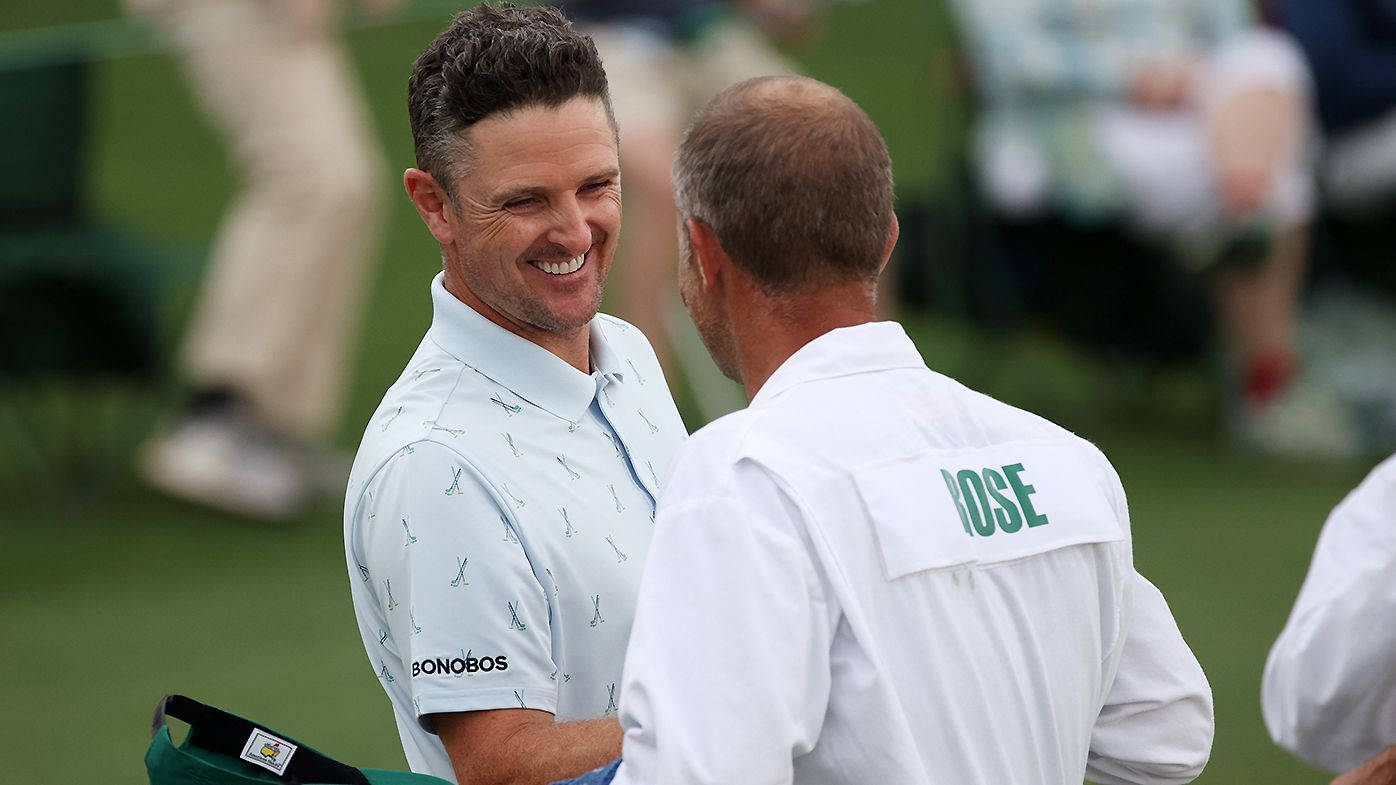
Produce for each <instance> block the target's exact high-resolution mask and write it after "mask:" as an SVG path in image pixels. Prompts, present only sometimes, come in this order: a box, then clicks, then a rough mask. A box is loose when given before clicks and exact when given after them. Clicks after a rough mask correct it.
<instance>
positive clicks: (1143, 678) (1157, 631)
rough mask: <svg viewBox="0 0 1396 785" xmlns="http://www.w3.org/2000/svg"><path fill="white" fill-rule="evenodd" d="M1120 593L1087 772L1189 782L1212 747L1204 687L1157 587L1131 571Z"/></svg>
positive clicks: (1119, 784)
mask: <svg viewBox="0 0 1396 785" xmlns="http://www.w3.org/2000/svg"><path fill="white" fill-rule="evenodd" d="M1125 592H1126V604H1125V612H1126V614H1127V617H1126V622H1125V625H1124V643H1123V647H1124V648H1123V649H1122V651H1121V654H1120V660H1119V667H1118V670H1117V671H1116V674H1115V678H1114V681H1113V683H1112V684H1111V685H1110V690H1109V692H1108V693H1107V695H1106V698H1105V701H1104V706H1103V708H1101V711H1100V715H1099V716H1098V717H1097V718H1096V723H1095V728H1094V729H1093V730H1092V732H1091V749H1090V754H1089V756H1088V758H1087V763H1086V778H1087V779H1088V780H1090V781H1092V782H1099V783H1104V785H1154V784H1158V785H1164V784H1165V783H1185V782H1191V781H1192V780H1193V779H1195V778H1196V777H1197V776H1198V775H1199V774H1201V773H1202V768H1203V767H1204V766H1205V765H1206V764H1207V758H1208V757H1209V756H1210V755H1211V751H1212V733H1213V719H1212V690H1211V687H1210V686H1208V684H1207V677H1206V675H1205V674H1204V673H1203V672H1202V666H1201V665H1199V664H1198V662H1197V658H1196V657H1194V656H1193V653H1192V651H1191V650H1190V649H1189V648H1188V645H1187V643H1186V642H1184V641H1183V636H1182V633H1180V632H1179V631H1178V625H1177V623H1176V622H1174V621H1173V614H1172V613H1171V612H1170V611H1169V610H1168V603H1167V602H1165V601H1164V599H1163V595H1162V594H1161V593H1160V592H1159V590H1158V589H1157V588H1155V587H1154V585H1153V584H1151V583H1149V581H1148V580H1146V579H1145V578H1144V577H1143V576H1142V575H1139V574H1138V573H1131V577H1130V580H1129V583H1127V584H1126V586H1125Z"/></svg>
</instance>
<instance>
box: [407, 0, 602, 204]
mask: <svg viewBox="0 0 1396 785" xmlns="http://www.w3.org/2000/svg"><path fill="white" fill-rule="evenodd" d="M579 96H580V97H591V98H597V99H599V100H600V101H601V102H602V103H603V104H604V105H605V106H606V114H607V116H608V117H611V123H612V125H613V126H614V124H615V119H614V117H613V115H612V110H611V98H610V93H609V91H608V89H607V86H606V71H605V69H604V68H603V67H602V65H601V57H600V55H598V54H597V53H596V45H595V44H593V43H592V40H591V38H590V37H589V36H586V35H582V34H581V33H578V32H576V31H574V30H573V29H572V23H571V22H569V21H568V20H567V17H565V16H563V15H562V12H561V11H558V10H557V9H556V8H550V7H546V6H535V7H529V8H519V7H517V6H515V5H513V4H510V3H500V4H498V5H491V4H489V3H481V4H480V5H477V6H475V7H474V8H471V9H469V10H467V11H462V12H460V13H459V14H456V16H455V18H454V19H452V20H451V24H450V26H449V27H447V28H446V29H445V30H443V31H442V32H441V34H440V35H438V36H437V37H436V39H435V40H433V41H432V42H431V44H429V45H428V46H427V48H426V50H425V51H424V52H422V54H421V56H420V57H418V58H417V63H416V65H415V66H414V67H413V69H412V76H411V77H410V78H409V79H408V80H407V111H408V114H409V115H410V118H411V122H412V144H413V148H414V149H415V151H416V155H417V168H419V169H422V170H424V171H426V172H428V173H430V174H431V175H432V177H434V178H436V181H437V183H439V184H440V185H441V186H442V187H444V188H445V189H446V190H447V192H448V193H450V191H451V184H452V182H453V178H454V177H458V176H460V174H462V173H461V172H458V171H455V169H454V168H453V167H452V163H454V161H453V157H459V156H461V155H466V156H468V155H469V148H468V147H467V146H466V139H465V131H466V130H467V129H468V128H470V126H472V125H474V124H475V123H477V122H479V121H480V120H483V119H484V118H486V117H489V116H490V115H493V114H497V113H499V112H508V111H511V110H514V109H520V108H523V107H527V106H533V105H541V106H546V107H550V108H556V107H558V106H561V105H562V104H564V103H567V102H568V101H570V100H571V99H573V98H577V97H579Z"/></svg>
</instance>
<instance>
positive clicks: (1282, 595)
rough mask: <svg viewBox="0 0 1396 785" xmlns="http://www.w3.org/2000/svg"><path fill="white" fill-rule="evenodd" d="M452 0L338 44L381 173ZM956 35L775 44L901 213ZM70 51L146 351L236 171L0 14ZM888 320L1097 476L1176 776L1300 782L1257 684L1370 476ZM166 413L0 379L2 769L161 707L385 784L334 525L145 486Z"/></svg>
mask: <svg viewBox="0 0 1396 785" xmlns="http://www.w3.org/2000/svg"><path fill="white" fill-rule="evenodd" d="M449 8H450V6H449V5H448V4H443V3H440V2H434V1H429V0H420V2H418V3H416V4H415V5H413V6H412V7H411V8H409V10H408V11H407V13H406V14H404V15H403V16H402V17H400V18H399V19H398V20H396V21H394V22H392V23H390V24H386V25H380V26H373V27H363V26H356V27H354V28H353V29H352V30H351V32H350V33H349V34H348V41H349V44H350V47H351V51H352V55H353V59H354V61H355V63H356V65H357V67H358V70H359V73H360V75H361V79H362V82H363V84H364V87H365V90H366V92H367V95H368V98H369V101H370V104H371V107H372V109H373V110H374V114H375V118H376V123H377V130H378V133H379V135H380V137H381V139H382V141H383V144H384V145H385V148H386V149H387V151H388V153H389V156H390V160H391V162H392V168H393V169H394V170H396V171H400V170H401V169H403V168H405V167H407V166H408V165H410V163H411V144H410V138H409V135H408V129H407V123H406V112H405V109H404V86H405V83H406V79H407V74H408V72H409V70H410V67H411V64H412V61H413V59H414V58H415V56H416V54H417V53H418V52H419V51H420V50H421V48H422V47H423V46H424V45H425V43H426V42H427V41H428V40H430V38H431V37H432V36H433V35H434V34H435V32H436V31H437V30H438V29H439V28H440V27H441V26H442V24H443V22H444V21H445V19H446V18H447V16H448V12H449ZM57 26H62V28H63V30H65V31H66V32H61V33H55V32H54V28H55V27H57ZM953 40H954V36H953V34H952V31H951V29H950V27H949V25H948V23H947V20H946V17H945V13H944V10H943V8H942V7H941V5H940V4H939V3H926V2H922V0H872V1H871V2H867V3H862V4H854V5H839V6H836V7H835V8H834V9H833V11H832V13H831V17H830V21H829V25H828V29H827V32H826V35H825V36H824V38H823V39H822V41H820V42H819V43H818V44H817V45H814V46H811V47H808V48H806V49H803V50H800V51H797V52H795V53H793V54H794V56H795V57H796V58H797V59H798V60H799V61H800V62H801V63H803V64H804V66H805V67H806V68H807V69H808V71H809V72H810V73H811V74H812V75H814V76H817V77H819V78H822V79H825V80H827V81H829V82H832V83H833V84H835V85H838V86H839V87H841V88H842V89H844V90H845V91H846V92H847V93H849V94H850V95H851V96H852V97H853V98H855V99H856V100H857V101H859V102H860V103H861V104H862V105H863V106H864V107H865V108H866V109H867V110H868V112H869V113H870V114H871V115H872V116H873V118H874V119H875V120H876V121H877V122H878V123H879V125H880V126H881V127H882V128H883V130H884V132H885V134H886V136H887V138H888V140H889V143H890V145H891V148H892V154H893V159H894V161H895V163H896V170H897V175H898V180H899V186H898V187H899V197H900V198H902V199H909V198H921V197H925V196H927V195H935V196H938V197H942V198H949V199H951V200H953V199H956V198H959V197H960V196H961V195H960V194H957V193H955V192H954V191H953V188H954V186H953V183H954V182H956V181H955V180H954V178H952V177H950V176H949V175H948V173H949V172H951V171H953V170H954V167H955V161H956V157H957V156H958V155H960V154H961V150H962V147H963V144H964V141H963V140H964V123H965V119H964V118H965V111H964V106H963V99H962V98H961V97H960V95H959V92H958V91H957V89H956V83H957V80H956V71H955V68H954V58H953V56H952V47H953ZM72 42H88V43H89V44H90V45H91V46H92V47H93V48H92V49H91V51H92V52H93V57H94V65H93V68H92V70H91V76H92V80H91V83H90V84H89V86H88V94H87V95H86V96H74V100H79V101H85V102H86V103H87V106H88V110H89V116H88V117H89V120H88V133H87V137H88V144H87V148H86V158H85V162H84V164H83V171H84V172H85V177H86V184H85V186H84V187H85V190H86V193H87V195H88V196H89V198H90V201H91V204H92V205H93V208H94V212H95V214H96V217H97V218H98V219H99V220H100V221H101V222H102V223H103V224H104V225H107V226H110V227H115V228H117V229H118V230H119V231H120V232H124V233H126V234H127V235H129V236H133V237H139V238H142V241H143V242H147V243H148V244H149V245H150V247H151V249H152V250H151V252H150V254H149V256H148V258H146V259H144V262H145V263H146V264H147V266H148V268H149V270H150V274H151V275H152V276H153V278H152V282H151V284H150V289H151V290H152V291H153V292H155V293H156V294H157V297H158V302H159V303H160V307H159V313H158V324H159V328H158V329H159V334H160V335H161V336H162V345H163V346H164V347H165V348H166V349H170V348H172V347H173V346H174V345H175V340H176V338H177V336H178V335H179V330H180V327H181V324H182V320H183V318H184V316H185V314H186V313H187V310H188V307H189V305H190V301H191V298H192V295H193V292H194V291H195V286H196V284H197V281H198V277H199V274H200V272H201V270H202V266H203V260H204V252H205V250H206V247H207V244H208V242H209V239H210V236H211V234H212V233H213V231H214V230H215V228H216V225H217V221H218V219H219V216H220V215H221V211H222V209H223V207H224V205H225V204H226V202H227V200H228V198H229V196H230V195H231V193H232V191H233V189H234V187H235V185H236V179H235V174H234V173H233V172H232V171H231V170H230V169H229V166H228V162H227V159H226V157H225V153H224V149H223V146H222V144H221V143H220V140H219V139H217V138H216V137H215V136H214V134H213V133H212V132H211V130H210V129H209V127H208V126H207V125H206V124H205V122H204V121H203V119H202V117H201V115H200V113H199V112H198V110H197V107H196V105H195V102H194V99H193V96H192V95H191V94H190V92H189V90H188V88H187V86H186V83H185V82H184V80H183V79H182V77H181V75H180V73H179V71H178V70H177V68H176V66H175V64H174V63H173V62H172V61H171V60H170V59H168V58H167V57H166V56H165V55H163V54H162V53H161V52H159V51H158V49H157V48H156V47H152V46H151V45H150V44H149V43H148V39H146V38H145V37H144V36H142V35H141V34H140V31H139V30H135V29H134V28H131V27H128V26H127V25H126V24H125V23H124V22H123V21H121V20H120V13H119V9H118V7H117V5H116V2H115V0H47V2H44V3H6V4H4V5H3V6H0V61H13V60H15V59H21V60H22V59H24V58H26V57H29V56H30V55H31V54H33V53H42V52H48V51H51V47H52V46H53V45H54V44H55V43H62V44H65V45H67V44H71V43H72ZM384 188H387V189H390V190H391V192H392V193H394V194H398V193H399V189H398V187H397V186H396V184H394V183H391V182H385V183H384ZM388 205H389V207H388V209H389V210H390V212H391V215H390V216H389V221H388V229H387V234H386V240H385V243H384V246H383V256H382V262H381V264H380V265H379V267H378V269H377V271H376V273H375V275H376V278H375V280H376V284H375V285H374V287H373V294H372V298H371V308H370V310H369V313H368V315H367V319H366V328H365V330H364V332H363V335H362V338H361V340H360V348H359V352H358V356H357V364H356V367H355V371H354V374H353V379H354V382H353V390H352V393H351V404H350V407H349V414H348V416H347V417H346V420H345V424H344V427H343V430H342V433H341V436H340V443H341V445H342V446H344V447H345V448H348V449H352V448H353V447H354V446H355V445H356V444H357V440H358V435H359V433H360V431H361V428H362V423H363V422H365V421H367V419H368V417H369V415H370V413H371V411H372V410H373V408H374V406H375V404H376V403H377V401H378V398H379V396H380V395H381V393H382V391H383V390H385V389H386V388H387V386H388V385H389V384H390V383H391V382H392V380H394V379H395V378H396V376H397V374H398V372H399V371H400V369H401V366H402V363H403V362H405V360H406V358H407V356H408V355H409V353H410V352H411V350H412V349H413V347H415V345H416V343H417V341H418V340H419V339H420V336H421V334H422V331H423V330H424V329H425V328H426V326H427V324H428V322H429V319H430V304H429V301H428V297H427V289H426V286H427V283H428V281H429V280H430V278H431V276H432V275H433V274H434V272H435V271H436V270H437V269H438V268H439V260H438V257H437V253H436V248H435V246H434V244H433V242H432V241H431V239H430V237H429V235H428V234H427V233H426V232H425V231H424V230H423V227H422V226H421V225H420V222H419V220H418V218H417V216H416V215H415V213H414V212H413V210H412V208H411V206H410V204H409V203H408V201H407V200H406V199H405V198H400V197H397V198H392V199H390V200H388ZM931 277H932V279H933V280H934V279H935V277H936V272H935V271H934V270H933V271H932V276H931ZM906 321H907V323H908V326H909V328H910V329H911V331H912V333H913V335H914V336H915V337H916V338H917V340H918V343H919V344H920V346H921V347H922V349H923V352H924V353H925V354H926V357H927V360H928V361H929V362H930V363H931V365H932V367H935V368H937V369H939V370H942V371H944V372H946V373H949V374H951V375H955V376H957V377H959V378H961V379H962V380H964V381H966V383H968V384H970V385H971V386H975V387H978V388H979V389H982V390H984V391H986V392H989V393H991V394H993V395H996V396H998V397H1001V398H1004V399H1006V400H1009V401H1010V402H1013V403H1016V404H1018V405H1021V406H1025V407H1027V408H1031V409H1034V410H1036V411H1038V412H1040V413H1043V414H1045V415H1047V416H1050V417H1052V418H1054V419H1056V420H1057V421H1058V422H1061V423H1062V424H1064V425H1066V426H1068V427H1070V428H1072V429H1073V430H1076V431H1077V432H1078V433H1081V434H1082V435H1084V436H1086V437H1088V438H1090V439H1092V440H1095V441H1096V442H1098V443H1099V444H1100V445H1101V446H1102V447H1103V448H1104V450H1105V452H1106V453H1107V455H1109V456H1110V457H1111V458H1112V460H1113V461H1114V462H1115V464H1116V466H1117V467H1118V469H1119V472H1120V475H1121V476H1122V478H1123V479H1124V483H1125V488H1126V490H1127V491H1128V493H1129V497H1130V506H1131V512H1132V517H1133V526H1134V538H1135V553H1136V561H1137V564H1138V566H1139V568H1140V570H1141V571H1142V572H1143V573H1145V574H1146V575H1147V576H1148V577H1150V578H1151V579H1152V580H1153V581H1154V582H1155V583H1157V584H1158V585H1159V586H1160V588H1161V589H1162V590H1163V592H1164V593H1165V595H1166V596H1167V597H1168V598H1169V600H1170V602H1171V604H1172V607H1173V610H1174V613H1175V614H1176V616H1177V619H1178V623H1179V625H1180V626H1181V628H1182V630H1183V633H1184V635H1185V636H1186V637H1187V640H1188V641H1189V643H1190V644H1191V645H1192V646H1193V648H1194V650H1195V651H1196V653H1197V655H1198V657H1199V658H1200V660H1201V661H1202V663H1203V666H1204V667H1205V669H1206V671H1207V674H1208V676H1209V677H1210V679H1211V682H1212V687H1213V690H1214V692H1215V696H1216V712H1217V739H1216V746H1215V749H1214V752H1213V755H1212V762H1211V764H1210V765H1209V767H1208V769H1207V772H1206V773H1205V774H1204V775H1203V777H1202V778H1201V779H1200V780H1199V782H1202V783H1235V782H1257V783H1259V782H1264V783H1271V784H1272V785H1284V784H1286V783H1320V782H1326V781H1327V779H1328V778H1327V777H1325V775H1323V774H1322V773H1321V772H1316V771H1314V770H1311V769H1309V768H1307V767H1306V766H1304V765H1303V764H1301V763H1299V762H1297V761H1296V760H1294V759H1293V758H1291V757H1290V756H1288V755H1287V754H1286V753H1284V752H1283V751H1281V750H1279V749H1277V748H1275V747H1274V746H1273V745H1272V744H1271V743H1270V742H1269V739H1268V737H1267V736H1266V733H1265V730H1264V727H1263V726H1262V724H1261V720H1260V710H1259V698H1258V692H1259V686H1258V684H1259V678H1260V672H1261V668H1262V665H1263V662H1264V658H1265V655H1266V652H1267V651H1268V649H1269V646H1270V643H1271V642H1272V641H1273V640H1274V637H1275V635H1276V634H1277V633H1278V632H1279V630H1280V628H1281V626H1282V625H1283V622H1284V619H1285V616H1286V615H1287V613H1288V609H1289V606H1290V603H1291V602H1292V601H1293V598H1294V595H1295V594H1296V592H1297V590H1298V587H1299V583H1300V581H1301V580H1302V578H1303V574H1304V570H1305V567H1306V565H1307V562H1308V558H1309V554H1310V552H1311V549H1312V547H1313V544H1314V541H1315V538H1316V536H1317V532H1318V529H1319V526H1320V525H1321V523H1322V521H1323V519H1324V517H1325V516H1326V514H1327V512H1328V511H1329V510H1330V509H1331V508H1332V506H1333V505H1334V504H1336V503H1337V502H1338V500H1339V499H1340V498H1341V497H1342V496H1343V495H1344V494H1345V493H1346V492H1347V491H1348V490H1349V489H1350V488H1352V487H1354V486H1355V485H1356V484H1357V482H1358V481H1359V480H1360V479H1361V478H1362V476H1363V475H1364V474H1365V472H1366V471H1367V470H1368V469H1369V468H1370V465H1371V464H1370V463H1369V462H1361V463H1353V464H1336V465H1335V464H1312V465H1311V464H1305V463H1297V462H1280V461H1275V460H1269V459H1263V458H1258V457H1253V456H1247V455H1244V454H1240V453H1237V452H1234V451H1232V450H1230V449H1229V448H1228V447H1227V446H1226V443H1225V440H1224V439H1222V438H1221V437H1219V436H1217V435H1215V434H1216V430H1217V428H1216V420H1217V415H1216V410H1217V408H1218V405H1217V401H1216V398H1215V394H1214V393H1213V392H1212V390H1213V388H1214V387H1215V383H1214V379H1213V378H1212V370H1211V369H1209V368H1205V367H1184V368H1180V369H1179V368H1175V369H1171V370H1159V369H1151V368H1148V367H1143V366H1140V367H1135V366H1133V365H1131V364H1129V363H1123V364H1122V363H1120V362H1118V361H1114V360H1110V361H1107V360H1102V359H1099V358H1097V357H1095V356H1093V355H1091V354H1089V353H1086V352H1082V351H1080V350H1078V349H1075V348H1073V347H1071V346H1069V345H1067V344H1066V343H1064V342H1063V341H1061V340H1060V339H1058V338H1056V337H1055V336H1054V335H1053V334H1051V333H1050V332H1047V331H1042V330H1028V331H1026V332H1022V333H1014V334H1011V335H1003V334H999V333H997V332H994V331H985V330H983V329H981V328H974V327H969V326H966V325H965V324H962V323H961V322H959V321H957V320H956V319H954V318H952V317H949V316H945V315H935V314H908V315H907V317H906ZM171 400H172V395H171V392H170V391H169V390H165V389H162V388H157V389H150V388H146V387H141V386H139V385H131V384H117V383H93V382H83V383H71V382H64V381H62V380H46V381H45V380H37V381H36V380H28V381H23V382H20V381H16V380H12V379H4V378H0V447H3V449H0V452H2V453H3V456H0V493H3V503H2V504H0V666H3V673H4V674H6V675H8V676H9V677H10V678H11V679H12V680H11V681H10V682H9V683H8V684H7V685H6V688H5V699H4V701H3V705H4V706H5V708H6V709H7V710H6V711H4V712H0V738H3V739H4V744H3V749H4V750H5V753H3V755H0V759H3V760H4V761H5V763H4V767H3V768H4V774H3V775H0V778H3V779H4V780H5V781H7V782H15V783H25V784H26V785H44V784H46V783H84V784H86V783H99V782H100V783H114V784H126V783H140V782H144V781H145V775H144V773H143V768H142V764H141V756H142V753H143V751H144V748H145V745H146V743H147V741H148V735H147V733H148V730H147V722H148V718H149V714H150V711H151V709H152V708H153V707H154V705H155V702H156V700H157V699H158V698H159V697H160V696H162V695H164V694H165V693H168V692H184V693H186V694H189V695H191V696H194V697H196V698H199V699H201V700H204V701H206V702H210V703H213V704H215V705H219V706H222V707H224V708H227V709H229V710H231V711H234V712H235V713H239V714H242V715H244V716H248V717H251V718H256V719H258V720H260V721H262V722H265V723H267V724H269V725H271V726H273V727H275V728H278V729H280V730H282V731H284V732H286V733H289V734H291V735H293V736H297V737H299V738H300V739H301V740H303V741H306V742H308V743H310V744H311V745H313V746H316V747H318V748H319V749H321V750H322V751H325V752H327V753H329V754H331V755H334V756H337V757H340V758H342V759H344V760H346V761H349V762H352V763H355V764H357V765H361V766H373V767H383V768H402V767H403V766H404V763H403V759H402V753H401V750H400V748H399V745H398V740H397V734H396V731H395V728H394V726H393V723H392V720H391V714H390V710H389V706H388V703H387V700H386V698H385V697H384V695H383V694H382V691H381V690H380V688H379V687H378V685H377V682H376V678H375V676H374V673H373V671H372V669H371V667H370V666H369V664H368V662H367V661H366V658H365V656H364V654H363V651H362V648H361V645H360V642H359V638H358V635H357V632H356V629H355V626H354V620H353V613H352V610H351V607H350V604H349V594H348V590H347V588H348V586H347V576H346V572H345V568H344V562H343V551H342V546H341V542H340V531H341V512H340V510H339V509H338V507H337V506H335V505H334V504H326V505H324V506H323V507H321V508H319V509H317V510H315V511H314V512H313V513H311V514H309V515H307V516H306V517H305V518H304V519H303V520H300V521H297V522H295V523H294V524H293V525H284V526H265V525H255V524H251V523H246V522H243V521H239V520H235V519H232V518H227V517H223V516H220V515H217V514H213V513H209V512H206V511H204V510H201V509H197V508H193V507H189V506H185V505H182V504H179V503H176V502H172V501H169V500H167V499H165V498H162V497H159V496H156V495H155V494H154V493H152V492H150V491H147V490H146V489H144V488H143V487H142V486H141V485H140V484H139V483H138V482H137V481H136V480H135V478H134V477H133V475H132V474H131V471H130V469H129V464H130V456H131V453H132V452H133V450H134V449H135V445H136V444H137V443H138V442H139V440H140V438H142V437H143V436H144V435H145V434H147V433H148V432H149V431H150V430H151V429H152V428H153V427H154V426H155V425H156V424H157V423H158V422H159V420H160V418H161V417H162V416H164V415H166V414H167V413H168V411H169V410H170V405H171ZM690 424H691V425H696V424H697V423H696V422H693V421H692V415H691V414H690ZM1023 785H1026V784H1023Z"/></svg>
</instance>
